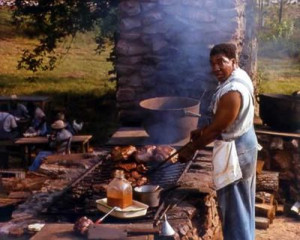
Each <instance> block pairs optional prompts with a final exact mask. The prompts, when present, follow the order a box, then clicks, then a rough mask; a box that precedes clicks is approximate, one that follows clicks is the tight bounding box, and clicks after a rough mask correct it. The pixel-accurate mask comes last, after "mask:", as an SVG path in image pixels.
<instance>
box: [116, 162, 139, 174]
mask: <svg viewBox="0 0 300 240" xmlns="http://www.w3.org/2000/svg"><path fill="white" fill-rule="evenodd" d="M116 168H120V169H123V170H125V171H127V172H129V171H131V170H133V169H136V168H137V164H136V163H135V162H130V163H122V162H121V163H118V164H117V165H116Z"/></svg>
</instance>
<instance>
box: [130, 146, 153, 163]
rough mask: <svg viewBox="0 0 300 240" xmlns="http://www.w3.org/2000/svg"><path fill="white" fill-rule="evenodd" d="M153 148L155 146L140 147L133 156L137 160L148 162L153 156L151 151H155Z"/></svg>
mask: <svg viewBox="0 0 300 240" xmlns="http://www.w3.org/2000/svg"><path fill="white" fill-rule="evenodd" d="M155 149H156V146H145V147H141V148H139V149H138V150H137V151H136V152H135V153H134V158H135V160H136V161H137V162H141V163H147V162H150V161H151V160H152V158H153V152H154V151H155Z"/></svg>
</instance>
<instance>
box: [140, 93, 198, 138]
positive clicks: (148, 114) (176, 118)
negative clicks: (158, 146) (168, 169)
mask: <svg viewBox="0 0 300 240" xmlns="http://www.w3.org/2000/svg"><path fill="white" fill-rule="evenodd" d="M140 106H141V108H142V109H143V111H144V115H143V117H144V119H143V126H144V128H145V130H146V132H147V133H148V135H149V136H150V138H151V139H152V140H153V141H154V142H155V143H165V144H167V143H173V142H176V141H179V140H182V139H185V138H187V137H189V136H190V132H191V131H192V130H194V129H196V128H197V124H198V118H199V107H200V102H199V101H198V100H196V99H192V98H187V97H156V98H150V99H146V100H143V101H141V102H140Z"/></svg>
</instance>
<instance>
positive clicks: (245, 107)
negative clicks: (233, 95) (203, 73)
mask: <svg viewBox="0 0 300 240" xmlns="http://www.w3.org/2000/svg"><path fill="white" fill-rule="evenodd" d="M230 91H238V92H239V93H240V94H241V97H242V103H241V108H240V111H239V114H238V117H237V119H236V120H235V121H234V122H233V123H232V124H231V125H230V126H228V127H227V129H226V130H225V131H224V132H223V133H222V134H221V135H222V138H223V140H224V141H230V140H233V139H236V138H237V137H240V136H242V135H243V134H244V133H246V132H247V131H248V130H249V129H250V127H251V126H252V125H253V118H254V99H253V95H254V89H253V84H252V81H251V79H250V77H249V75H248V74H247V73H246V72H245V71H244V70H242V69H241V68H237V69H235V70H234V71H233V72H232V74H231V75H230V77H229V78H228V79H227V80H226V81H225V82H223V83H221V84H220V85H219V86H218V88H217V91H216V94H215V101H214V103H213V113H214V114H215V113H216V111H217V107H218V103H219V101H220V99H221V97H222V96H223V95H224V94H226V93H228V92H230Z"/></svg>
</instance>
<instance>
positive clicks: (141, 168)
mask: <svg viewBox="0 0 300 240" xmlns="http://www.w3.org/2000/svg"><path fill="white" fill-rule="evenodd" d="M136 170H137V171H138V172H139V173H146V172H147V171H148V168H147V167H146V166H145V165H144V164H143V163H140V164H138V165H137V166H136Z"/></svg>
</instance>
